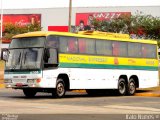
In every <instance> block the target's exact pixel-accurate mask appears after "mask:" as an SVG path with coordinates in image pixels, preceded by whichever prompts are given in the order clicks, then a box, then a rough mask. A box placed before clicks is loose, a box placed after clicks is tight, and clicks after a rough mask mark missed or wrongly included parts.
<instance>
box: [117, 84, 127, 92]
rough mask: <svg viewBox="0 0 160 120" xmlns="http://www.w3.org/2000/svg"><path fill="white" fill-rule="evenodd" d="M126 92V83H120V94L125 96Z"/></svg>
mask: <svg viewBox="0 0 160 120" xmlns="http://www.w3.org/2000/svg"><path fill="white" fill-rule="evenodd" d="M125 90H126V86H125V83H124V82H120V83H119V92H120V93H121V94H124V93H125Z"/></svg>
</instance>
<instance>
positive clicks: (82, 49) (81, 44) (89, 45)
mask: <svg viewBox="0 0 160 120" xmlns="http://www.w3.org/2000/svg"><path fill="white" fill-rule="evenodd" d="M78 48H79V53H86V54H95V39H85V38H79V39H78Z"/></svg>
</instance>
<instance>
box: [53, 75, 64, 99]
mask: <svg viewBox="0 0 160 120" xmlns="http://www.w3.org/2000/svg"><path fill="white" fill-rule="evenodd" d="M65 93H66V87H65V82H64V80H63V79H62V78H59V79H58V80H57V83H56V88H55V89H54V90H53V92H52V96H53V97H56V98H62V97H64V96H65Z"/></svg>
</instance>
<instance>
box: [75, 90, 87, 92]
mask: <svg viewBox="0 0 160 120" xmlns="http://www.w3.org/2000/svg"><path fill="white" fill-rule="evenodd" d="M72 92H78V93H86V90H72Z"/></svg>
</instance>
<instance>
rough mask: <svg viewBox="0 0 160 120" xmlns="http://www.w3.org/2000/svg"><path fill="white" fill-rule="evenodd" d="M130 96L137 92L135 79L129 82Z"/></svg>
mask: <svg viewBox="0 0 160 120" xmlns="http://www.w3.org/2000/svg"><path fill="white" fill-rule="evenodd" d="M127 92H128V95H134V94H135V92H136V84H135V81H134V79H133V78H131V79H130V80H129V82H128V91H127Z"/></svg>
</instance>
